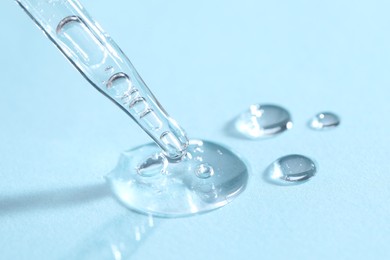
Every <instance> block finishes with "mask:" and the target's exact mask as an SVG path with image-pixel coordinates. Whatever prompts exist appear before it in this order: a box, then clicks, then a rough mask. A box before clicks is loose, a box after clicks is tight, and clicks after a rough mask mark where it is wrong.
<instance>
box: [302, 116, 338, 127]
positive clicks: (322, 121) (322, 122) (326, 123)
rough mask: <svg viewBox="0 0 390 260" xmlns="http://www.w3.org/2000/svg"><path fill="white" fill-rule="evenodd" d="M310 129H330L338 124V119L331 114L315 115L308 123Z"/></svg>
mask: <svg viewBox="0 0 390 260" xmlns="http://www.w3.org/2000/svg"><path fill="white" fill-rule="evenodd" d="M309 124H310V127H311V128H312V129H316V130H323V129H330V128H334V127H336V126H338V125H339V124H340V118H339V117H338V116H337V115H336V114H334V113H331V112H322V113H318V114H317V115H315V116H314V117H313V118H312V119H311V120H310V122H309Z"/></svg>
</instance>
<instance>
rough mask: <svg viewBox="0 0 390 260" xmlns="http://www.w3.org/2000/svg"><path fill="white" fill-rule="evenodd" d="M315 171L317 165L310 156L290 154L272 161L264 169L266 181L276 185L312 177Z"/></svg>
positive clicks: (303, 180)
mask: <svg viewBox="0 0 390 260" xmlns="http://www.w3.org/2000/svg"><path fill="white" fill-rule="evenodd" d="M316 172H317V166H316V164H315V163H314V161H313V160H311V159H310V158H308V157H306V156H303V155H298V154H292V155H286V156H283V157H281V158H279V159H277V160H276V161H275V162H273V163H272V164H271V165H270V166H269V167H268V168H267V170H266V172H265V175H266V176H265V177H266V179H267V180H268V181H270V182H272V183H274V184H278V185H294V184H300V183H303V182H305V181H307V180H309V179H310V178H312V177H313V176H314V175H315V174H316Z"/></svg>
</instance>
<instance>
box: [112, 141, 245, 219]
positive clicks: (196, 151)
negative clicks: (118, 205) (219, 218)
mask: <svg viewBox="0 0 390 260" xmlns="http://www.w3.org/2000/svg"><path fill="white" fill-rule="evenodd" d="M107 180H108V182H109V184H110V186H111V188H112V190H113V191H114V194H115V195H116V197H117V198H118V199H119V201H120V202H122V203H123V204H124V205H125V206H126V207H128V208H130V209H133V210H135V211H140V212H146V213H150V214H153V215H157V216H163V217H179V216H187V215H192V214H199V213H202V212H207V211H210V210H213V209H216V208H219V207H222V206H224V205H226V204H227V203H229V202H231V201H232V200H233V199H234V198H235V197H237V196H238V195H239V194H240V193H241V192H242V191H243V190H244V189H245V187H246V184H247V181H248V169H247V167H246V165H245V163H244V162H243V161H242V160H241V159H240V158H239V157H238V156H237V155H235V154H234V153H232V152H231V151H230V150H228V149H226V148H225V147H223V146H220V145H218V144H215V143H212V142H208V141H200V140H192V141H190V143H189V146H188V148H187V154H186V156H185V157H184V158H183V159H182V160H181V161H180V162H170V161H169V160H167V159H166V158H165V157H164V155H163V154H162V153H161V149H160V148H159V147H158V146H157V145H156V144H153V143H152V144H148V145H144V146H140V147H137V148H135V149H132V150H130V151H128V152H126V153H123V154H122V156H121V158H120V160H119V163H118V165H117V167H116V168H115V169H114V170H113V171H112V172H111V173H110V174H109V175H108V176H107Z"/></svg>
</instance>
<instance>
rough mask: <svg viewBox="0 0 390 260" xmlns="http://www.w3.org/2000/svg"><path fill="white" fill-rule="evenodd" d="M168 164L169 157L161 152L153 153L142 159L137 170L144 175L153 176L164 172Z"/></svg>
mask: <svg viewBox="0 0 390 260" xmlns="http://www.w3.org/2000/svg"><path fill="white" fill-rule="evenodd" d="M167 165H168V161H167V159H166V158H165V157H164V156H163V155H162V154H160V153H158V154H153V155H151V156H149V157H148V158H146V159H145V160H143V161H142V163H141V164H140V165H138V166H137V168H136V170H137V173H138V174H139V175H141V176H142V177H152V176H156V175H159V174H161V173H164V172H165V170H166V168H167Z"/></svg>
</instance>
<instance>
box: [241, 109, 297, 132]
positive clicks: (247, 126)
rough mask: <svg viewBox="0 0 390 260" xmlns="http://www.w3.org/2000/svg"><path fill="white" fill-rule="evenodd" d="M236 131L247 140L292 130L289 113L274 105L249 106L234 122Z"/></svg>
mask: <svg viewBox="0 0 390 260" xmlns="http://www.w3.org/2000/svg"><path fill="white" fill-rule="evenodd" d="M235 128H236V130H237V131H238V132H239V133H240V134H242V135H244V136H245V137H247V138H252V139H255V138H262V137H267V136H273V135H276V134H279V133H282V132H284V131H285V130H287V129H290V128H292V120H291V116H290V113H289V112H288V111H287V110H286V109H284V108H283V107H280V106H276V105H261V104H255V105H251V106H250V107H249V109H248V110H247V111H245V112H243V113H242V114H241V115H239V116H238V118H237V119H236V121H235Z"/></svg>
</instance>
